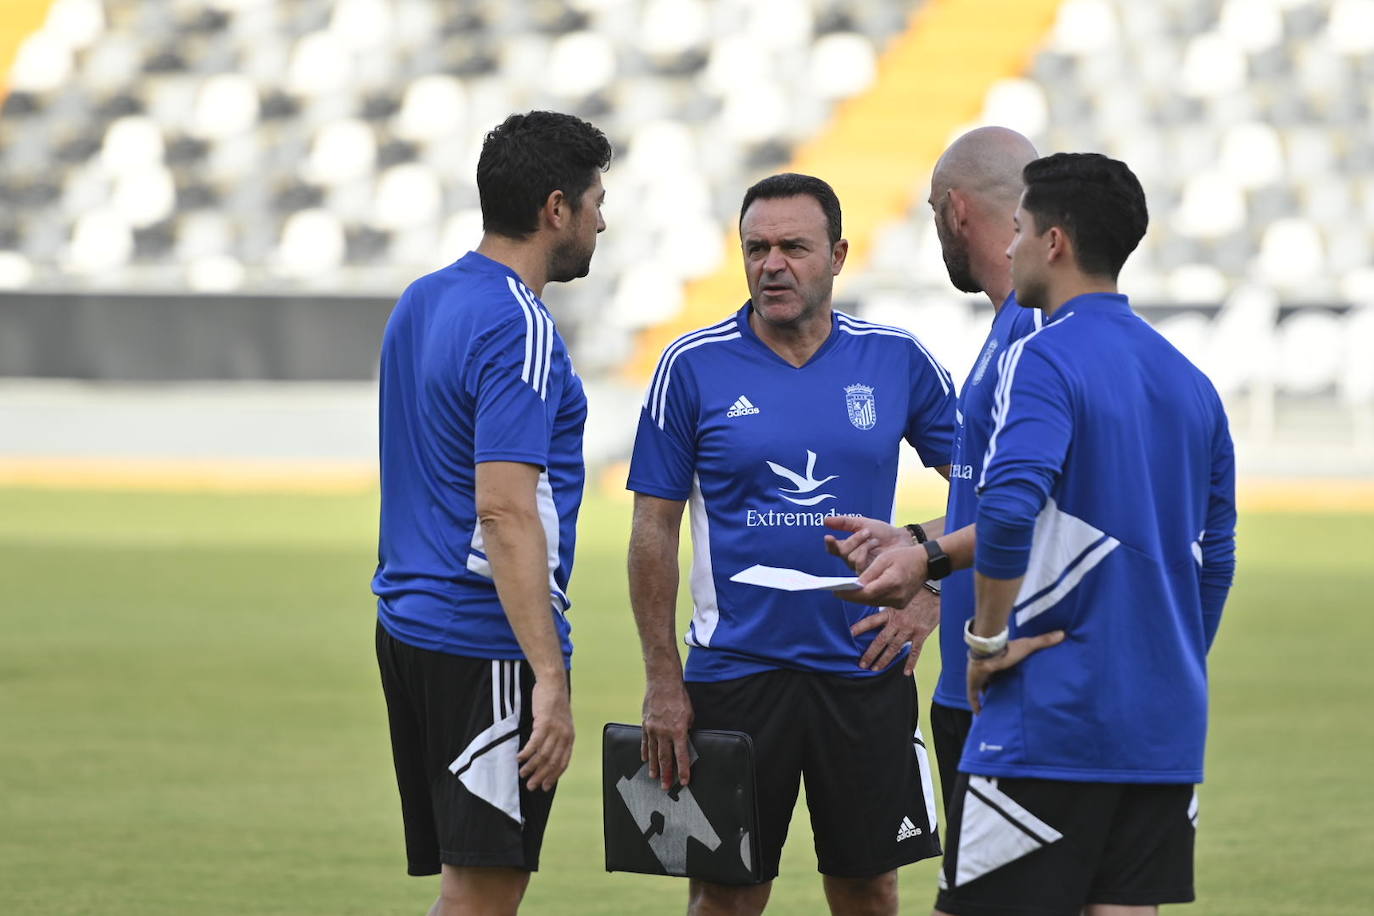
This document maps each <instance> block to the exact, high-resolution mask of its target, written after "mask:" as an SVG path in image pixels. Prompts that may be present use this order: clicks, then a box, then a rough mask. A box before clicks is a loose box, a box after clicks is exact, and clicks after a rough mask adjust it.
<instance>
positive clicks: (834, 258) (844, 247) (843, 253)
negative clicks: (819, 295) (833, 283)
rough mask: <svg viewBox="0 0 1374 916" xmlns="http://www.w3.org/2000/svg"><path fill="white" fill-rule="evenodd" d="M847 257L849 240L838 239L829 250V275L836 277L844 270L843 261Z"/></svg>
mask: <svg viewBox="0 0 1374 916" xmlns="http://www.w3.org/2000/svg"><path fill="white" fill-rule="evenodd" d="M847 257H849V239H840V240H839V241H838V242H836V243H835V244H834V245H832V246H831V248H830V275H831V276H832V277H838V276H839V275H840V271H842V270H844V259H845V258H847Z"/></svg>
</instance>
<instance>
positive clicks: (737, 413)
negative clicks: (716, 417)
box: [725, 395, 759, 417]
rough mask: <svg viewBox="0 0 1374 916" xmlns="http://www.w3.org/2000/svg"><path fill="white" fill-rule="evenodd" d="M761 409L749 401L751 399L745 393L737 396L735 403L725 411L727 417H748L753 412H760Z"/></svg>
mask: <svg viewBox="0 0 1374 916" xmlns="http://www.w3.org/2000/svg"><path fill="white" fill-rule="evenodd" d="M758 412H759V409H758V408H757V407H755V406H754V405H753V404H751V403H749V399H748V398H746V397H745V396H744V395H740V396H739V397H737V398H735V403H733V404H731V405H730V409H729V410H727V411H726V412H725V415H726V416H727V417H747V416H749V415H750V414H751V413H758Z"/></svg>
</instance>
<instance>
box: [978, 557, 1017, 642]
mask: <svg viewBox="0 0 1374 916" xmlns="http://www.w3.org/2000/svg"><path fill="white" fill-rule="evenodd" d="M1024 578H1025V577H1024V576H1017V577H1016V578H1015V579H993V578H991V577H989V576H985V575H983V574H982V573H980V572H975V573H974V574H973V593H974V601H975V610H974V614H973V623H972V625H971V626H970V630H971V631H972V632H973V635H974V636H996V635H997V634H998V633H1001V632H1002V631H1003V630H1005V629H1006V628H1007V621H1008V620H1010V619H1011V609H1012V606H1013V605H1014V604H1015V603H1016V596H1017V594H1018V593H1019V592H1020V591H1021V581H1022V580H1023V579H1024Z"/></svg>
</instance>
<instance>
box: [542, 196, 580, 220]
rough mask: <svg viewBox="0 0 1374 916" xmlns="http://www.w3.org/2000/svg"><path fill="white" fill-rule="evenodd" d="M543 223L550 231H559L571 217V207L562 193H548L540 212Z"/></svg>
mask: <svg viewBox="0 0 1374 916" xmlns="http://www.w3.org/2000/svg"><path fill="white" fill-rule="evenodd" d="M540 213H541V215H542V216H543V221H544V223H545V224H547V225H548V226H549V228H551V229H561V228H563V224H564V223H565V222H566V221H567V220H568V218H569V217H571V216H572V207H571V204H570V202H569V200H568V198H567V197H566V196H565V195H564V194H563V192H562V191H559V190H554V191H551V192H549V196H548V197H547V198H545V200H544V206H543V209H542V210H541V211H540Z"/></svg>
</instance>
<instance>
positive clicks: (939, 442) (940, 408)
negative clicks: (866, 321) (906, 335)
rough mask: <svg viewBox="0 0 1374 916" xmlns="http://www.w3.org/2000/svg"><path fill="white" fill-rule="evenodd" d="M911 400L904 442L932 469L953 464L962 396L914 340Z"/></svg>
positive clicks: (928, 353)
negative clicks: (957, 408) (955, 427)
mask: <svg viewBox="0 0 1374 916" xmlns="http://www.w3.org/2000/svg"><path fill="white" fill-rule="evenodd" d="M910 373H911V374H910V380H911V397H910V400H909V401H908V407H907V421H906V430H905V432H904V438H905V439H906V441H907V442H909V443H910V444H911V447H912V448H914V449H916V454H918V455H920V456H921V463H922V464H924V465H925V466H926V467H928V468H933V467H939V466H940V465H944V464H949V463H950V462H951V461H952V460H953V453H954V411H955V407H956V404H957V400H958V396H957V394H956V392H955V390H954V380H953V378H952V377H951V376H950V374H949V372H948V370H946V369H945V367H944V366H942V365H940V363H939V362H938V361H936V359H935V357H933V356H931V355H930V352H929V351H928V350H926V348H925V347H924V346H922V345H921V344H920V343H919V342H917V341H915V339H914V338H913V344H912V354H911V370H910Z"/></svg>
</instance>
